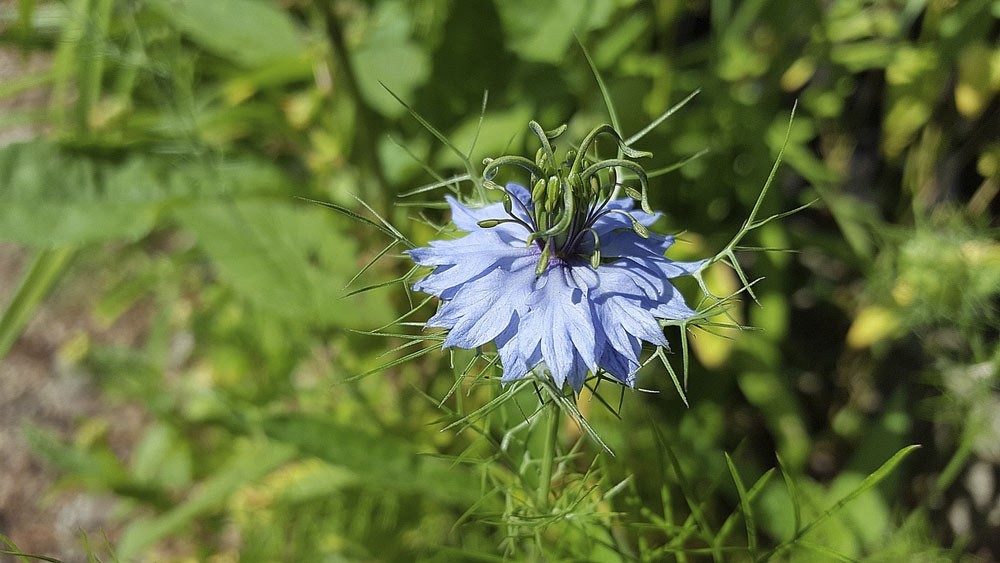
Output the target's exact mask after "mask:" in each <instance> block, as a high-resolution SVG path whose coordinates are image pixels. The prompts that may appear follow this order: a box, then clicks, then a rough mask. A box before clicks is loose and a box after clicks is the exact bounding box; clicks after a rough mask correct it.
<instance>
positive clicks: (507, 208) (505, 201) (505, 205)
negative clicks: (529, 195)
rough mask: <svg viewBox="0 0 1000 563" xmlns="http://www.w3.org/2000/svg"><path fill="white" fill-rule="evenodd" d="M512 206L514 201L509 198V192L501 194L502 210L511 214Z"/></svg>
mask: <svg viewBox="0 0 1000 563" xmlns="http://www.w3.org/2000/svg"><path fill="white" fill-rule="evenodd" d="M513 208H514V203H513V202H512V201H511V200H510V194H508V193H505V194H503V210H504V211H506V212H507V215H511V214H512V210H513Z"/></svg>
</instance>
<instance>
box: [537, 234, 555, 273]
mask: <svg viewBox="0 0 1000 563" xmlns="http://www.w3.org/2000/svg"><path fill="white" fill-rule="evenodd" d="M551 254H552V240H551V239H550V240H549V241H548V242H546V243H545V248H543V249H542V255H541V256H539V257H538V264H536V265H535V276H536V277H537V276H540V275H542V274H544V273H545V268H548V267H549V256H550V255H551Z"/></svg>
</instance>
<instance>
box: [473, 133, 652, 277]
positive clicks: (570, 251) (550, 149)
mask: <svg viewBox="0 0 1000 563" xmlns="http://www.w3.org/2000/svg"><path fill="white" fill-rule="evenodd" d="M528 127H529V128H530V129H531V131H532V132H533V133H534V134H535V135H536V136H537V137H538V140H539V142H540V144H541V146H540V147H539V148H538V150H537V151H536V152H535V160H534V162H532V161H531V160H529V159H527V158H524V157H521V156H512V155H506V156H501V157H499V158H496V159H486V160H484V161H483V164H484V165H485V169H484V170H483V179H484V182H483V184H484V185H485V186H487V187H490V188H494V189H496V188H499V187H500V186H498V185H497V184H496V183H494V182H493V178H494V177H495V176H496V173H497V171H498V170H499V169H500V168H501V167H503V166H515V167H518V168H521V169H522V170H524V171H526V172H528V173H529V175H530V178H531V181H530V182H529V184H528V185H529V187H530V189H531V201H532V205H533V211H532V217H531V218H530V222H531V223H532V224H530V225H529V224H528V223H525V222H524V221H522V220H521V219H518V218H517V217H516V216H515V215H514V213H513V211H512V206H511V202H510V199H511V198H510V196H509V194H507V195H506V196H505V198H504V209H505V210H506V211H507V214H508V216H510V219H502V220H487V221H481V222H480V226H482V227H484V228H488V227H492V226H496V225H499V224H501V223H506V222H516V223H519V224H521V225H523V226H524V227H525V228H527V229H528V230H529V231H530V233H529V235H528V237H527V242H528V244H529V245H530V244H532V243H534V244H536V245H538V246H539V248H541V249H542V254H541V256H540V257H539V261H538V266H537V267H536V268H535V271H536V273H537V274H538V275H541V274H542V273H544V272H545V269H546V268H547V267H548V263H549V260H550V259H551V258H556V257H558V258H560V259H563V260H566V259H569V258H572V257H574V256H575V254H576V249H577V247H578V246H579V244H580V243H581V241H582V239H583V237H584V236H585V235H587V234H589V235H590V236H592V237H593V238H594V252H593V254H592V255H591V257H590V258H591V260H590V261H591V265H593V267H594V268H596V267H597V266H598V265H599V264H600V261H601V257H600V247H601V241H600V239H599V237H598V235H597V232H596V231H594V229H593V228H592V227H593V224H594V222H595V221H597V220H598V219H599V218H600V217H601V216H603V215H605V214H607V213H610V212H614V213H622V214H624V215H626V216H627V217H628V218H629V219H630V220H631V223H632V229H633V230H634V231H635V232H636V233H637V234H638V235H639V236H642V237H644V238H645V237H648V236H649V232H648V231H647V229H646V227H645V226H643V225H642V224H641V223H639V222H638V221H637V220H636V219H635V217H634V216H632V214H631V213H628V212H627V211H623V210H612V211H606V210H605V209H604V207H605V206H606V205H607V204H608V203H609V202H610V201H611V199H612V198H613V196H614V194H615V193H616V189H617V188H619V187H622V188H624V191H625V193H626V195H628V196H629V197H632V198H633V199H636V200H638V201H639V202H640V205H641V207H642V209H643V211H645V212H647V213H652V211H651V210H650V209H649V203H648V199H647V184H648V182H647V177H646V172H645V170H643V168H642V166H640V165H639V164H638V163H636V162H635V161H633V160H630V159H634V158H641V157H645V156H651V155H650V153H647V152H642V151H637V150H635V149H633V148H631V147H629V146H628V145H626V144H625V142H624V141H623V140H622V137H621V135H620V134H619V133H618V132H617V131H615V129H614V127H612V126H611V125H606V124H605V125H600V126H598V127H596V128H594V129H593V130H592V131H591V132H590V133H588V134H587V136H586V137H584V140H583V142H582V143H581V144H580V147H579V149H577V150H570V151H568V152H567V153H566V158H565V159H564V160H562V161H559V160H558V159H557V158H556V156H555V147H554V146H553V145H552V141H554V140H555V139H556V138H558V137H559V136H560V135H562V134H563V132H565V131H566V126H565V125H563V126H561V127H559V128H557V129H554V130H551V131H545V130H544V129H542V127H541V125H539V124H538V123H537V122H535V121H531V122H529V123H528ZM601 136H607V137H611V138H612V139H614V141H615V143H616V144H617V149H618V154H619V156H623V157H627V158H612V159H603V160H597V161H595V160H593V159H592V158H591V157H589V156H588V155H587V153H588V152H591V149H593V148H594V147H595V146H596V142H597V139H598V138H600V137H601ZM622 168H623V169H627V170H629V171H630V172H632V173H634V174H635V175H636V177H637V178H638V179H639V189H636V188H634V187H632V186H620V185H619V184H618V169H622Z"/></svg>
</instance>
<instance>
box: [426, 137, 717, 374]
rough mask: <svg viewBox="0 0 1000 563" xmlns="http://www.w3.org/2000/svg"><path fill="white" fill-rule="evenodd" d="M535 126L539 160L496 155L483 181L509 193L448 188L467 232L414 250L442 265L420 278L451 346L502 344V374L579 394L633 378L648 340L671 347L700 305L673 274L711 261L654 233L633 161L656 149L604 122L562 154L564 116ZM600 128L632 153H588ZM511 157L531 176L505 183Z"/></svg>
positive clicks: (435, 323) (434, 322)
mask: <svg viewBox="0 0 1000 563" xmlns="http://www.w3.org/2000/svg"><path fill="white" fill-rule="evenodd" d="M529 126H530V128H531V131H532V132H533V133H534V134H535V135H536V136H537V137H538V140H539V142H540V144H541V146H540V147H539V149H538V151H537V153H536V155H535V159H534V160H533V161H532V160H529V159H527V158H524V157H519V156H502V157H500V158H497V159H492V160H487V161H486V167H485V170H484V172H483V185H484V186H486V187H487V188H492V189H494V190H497V191H499V192H500V194H501V198H500V199H501V201H499V202H497V203H492V204H489V205H484V206H481V207H475V206H471V205H467V204H464V203H461V202H460V201H458V200H457V199H455V198H454V197H451V196H449V197H447V200H448V204H449V206H450V208H451V219H452V222H453V223H454V224H455V226H456V227H457V228H458V229H460V230H461V231H464V232H466V233H467V234H465V235H464V236H462V237H460V238H457V239H453V240H436V241H432V242H431V243H430V246H427V247H423V248H415V249H412V250H410V251H409V252H408V253H409V256H410V257H411V258H412V259H413V261H414V262H415V263H416V264H419V265H421V266H428V267H431V268H433V270H432V271H431V272H430V273H429V274H427V275H426V276H425V277H424V278H422V279H420V280H419V281H417V282H416V283H415V284H414V285H413V289H415V290H417V291H421V292H424V293H427V294H430V295H433V296H436V297H438V298H440V306H439V309H438V311H437V314H435V315H434V316H433V317H431V318H430V319H429V320H428V321H427V323H426V326H427V327H439V328H444V329H447V337H446V338H445V340H444V343H443V346H444V347H446V348H447V347H459V348H466V349H475V348H479V347H482V346H484V345H486V344H488V343H490V342H493V343H494V344H495V345H496V349H497V352H498V353H499V356H500V364H501V367H502V370H503V376H502V381H504V382H511V381H515V380H519V379H521V378H524V377H526V376H527V375H529V374H531V373H535V374H536V375H543V376H548V377H551V380H552V381H553V382H554V383H555V386H556V388H562V387H563V385H564V384H565V383H568V384H569V385H570V387H572V389H573V390H574V391H576V392H580V391H581V390H582V388H583V386H584V382H585V381H586V380H587V377H588V374H591V375H592V376H593V377H605V376H610V378H613V379H614V380H616V381H618V382H621V383H623V384H626V385H629V386H632V385H634V383H635V377H636V372H637V371H638V369H639V368H640V366H641V365H642V357H641V353H642V348H643V344H644V343H645V344H648V345H652V346H653V347H662V348H666V347H667V346H668V344H667V340H666V338H665V337H664V331H663V326H662V323H663V322H665V321H682V320H685V319H689V318H691V317H693V316H694V315H695V314H696V313H695V311H694V310H692V309H691V308H690V307H689V306H688V305H687V304H686V303H685V301H684V297H683V296H682V295H681V293H680V292H679V291H678V290H677V289H676V288H675V287H674V286H673V285H672V284H671V282H670V280H671V279H673V278H677V277H679V276H684V275H690V274H693V273H696V272H698V271H699V269H700V268H701V266H702V265H703V264H704V263H705V261H698V262H677V261H674V260H671V259H669V258H666V257H665V253H666V251H667V249H668V248H670V246H671V244H673V242H674V238H673V237H672V236H664V235H660V234H656V233H653V232H650V231H649V227H650V226H652V224H653V223H654V222H656V221H657V219H658V218H659V214H657V213H654V212H653V211H652V210H651V209H650V208H649V204H648V200H647V177H646V172H645V170H644V169H643V168H642V166H640V165H639V164H638V163H637V162H636V161H635V160H634V159H636V158H641V157H644V156H649V153H645V152H640V151H636V150H633V149H632V148H630V147H629V146H628V145H626V144H625V143H624V142H623V139H622V138H621V136H620V135H619V134H618V132H617V131H615V129H614V128H613V127H612V126H610V125H602V126H600V127H597V128H596V129H594V130H593V131H591V132H590V134H589V135H587V136H586V137H585V138H584V139H583V142H582V143H581V144H580V145H579V148H577V149H576V150H571V151H568V152H567V153H566V155H565V158H562V159H560V158H557V156H556V152H555V147H554V146H553V142H554V141H556V140H557V139H558V137H559V136H560V135H561V134H562V133H563V132H564V131H565V129H566V128H565V126H563V127H560V128H559V129H557V130H554V131H544V130H543V129H542V128H541V126H539V125H538V124H537V123H535V122H534V121H532V122H531V123H530V124H529ZM602 136H605V137H609V138H611V139H613V140H614V141H615V144H616V148H617V149H618V151H619V153H620V155H621V156H622V157H623V158H607V159H597V158H596V157H593V156H590V155H591V154H592V153H596V151H593V150H592V149H594V148H595V145H596V144H597V141H598V139H599V138H600V137H602ZM624 157H627V158H624ZM503 167H511V168H514V169H516V170H517V171H519V172H521V173H522V175H524V176H525V177H526V179H527V182H526V184H525V185H522V184H519V183H515V182H509V183H506V184H505V185H504V186H500V185H498V184H497V183H495V182H494V179H495V177H496V174H497V172H499V171H500V169H501V168H503ZM625 173H628V174H629V175H630V176H631V178H632V179H633V180H634V181H635V182H636V183H637V184H638V187H637V188H636V187H634V186H632V185H631V184H630V183H628V182H627V181H626V180H625V179H624V178H623V176H624V174H625ZM529 187H530V189H529ZM621 192H624V193H625V194H626V196H625V197H618V195H619V194H620V193H621ZM637 205H638V207H639V208H638V209H637V208H636V207H637Z"/></svg>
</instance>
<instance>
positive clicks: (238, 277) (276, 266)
mask: <svg viewBox="0 0 1000 563" xmlns="http://www.w3.org/2000/svg"><path fill="white" fill-rule="evenodd" d="M177 219H178V220H179V221H180V223H181V225H182V226H183V227H184V228H185V229H187V230H189V231H191V232H192V233H194V234H195V236H197V237H198V240H199V243H200V245H201V248H202V249H203V250H204V251H205V253H206V254H207V255H208V256H209V258H211V259H212V262H213V265H214V266H215V269H216V270H217V271H218V274H219V277H220V278H221V279H222V281H223V282H224V283H226V284H227V285H229V286H230V287H232V288H233V290H235V291H236V292H237V293H239V294H240V295H242V296H243V297H245V298H246V299H247V300H249V301H250V302H252V303H253V304H255V305H256V306H258V307H260V308H261V309H263V310H266V311H269V312H271V313H273V314H275V315H278V316H280V317H282V318H286V319H292V320H298V321H305V322H308V323H311V324H314V325H320V326H327V325H335V326H343V327H352V328H371V327H375V326H381V325H382V324H384V323H385V322H387V321H388V320H390V319H391V318H392V317H393V313H392V309H391V307H390V306H389V304H388V303H387V301H386V300H385V299H384V298H383V297H382V296H379V295H377V294H374V295H373V296H372V297H368V296H363V297H352V298H349V299H343V298H342V297H343V295H344V292H343V288H344V287H345V286H346V285H347V282H348V281H349V280H350V278H351V275H352V273H353V272H354V271H355V270H356V269H357V268H360V267H362V265H363V263H359V262H358V260H357V258H356V256H357V247H356V244H355V243H354V240H353V237H352V236H350V235H348V234H347V233H345V232H344V231H343V229H341V228H338V227H337V225H336V224H335V222H334V216H333V215H332V214H330V213H328V212H327V211H325V210H323V209H322V208H320V207H317V206H307V205H295V204H293V203H291V202H290V201H289V202H287V203H286V202H280V201H279V202H275V201H271V200H244V201H237V202H220V203H205V204H201V205H197V206H192V207H190V208H186V209H182V210H180V211H179V212H178V213H177Z"/></svg>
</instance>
